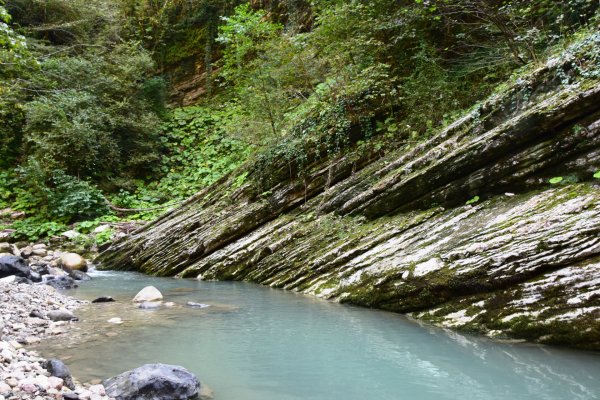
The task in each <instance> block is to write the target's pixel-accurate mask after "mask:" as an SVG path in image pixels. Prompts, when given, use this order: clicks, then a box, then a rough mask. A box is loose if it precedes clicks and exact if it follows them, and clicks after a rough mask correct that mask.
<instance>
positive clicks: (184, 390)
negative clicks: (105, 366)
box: [103, 364, 200, 400]
mask: <svg viewBox="0 0 600 400" xmlns="http://www.w3.org/2000/svg"><path fill="white" fill-rule="evenodd" d="M103 384H104V387H105V388H106V394H107V395H108V396H109V397H113V398H115V399H116V400H187V399H196V398H198V393H199V391H200V382H199V381H198V378H196V376H194V375H193V374H192V373H191V372H189V371H188V370H186V369H185V368H183V367H178V366H175V365H166V364H146V365H144V366H141V367H139V368H136V369H134V370H131V371H127V372H124V373H122V374H120V375H117V376H115V377H113V378H109V379H107V380H105V381H104V382H103Z"/></svg>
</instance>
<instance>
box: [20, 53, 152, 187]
mask: <svg viewBox="0 0 600 400" xmlns="http://www.w3.org/2000/svg"><path fill="white" fill-rule="evenodd" d="M152 67H153V64H152V61H151V59H150V57H149V55H148V54H147V53H146V52H144V51H143V50H142V49H141V48H139V47H138V46H136V45H134V44H132V43H125V44H120V45H117V46H115V47H114V48H113V49H111V51H110V53H108V54H96V53H95V52H89V53H87V54H86V55H85V56H76V57H66V58H51V59H49V60H48V61H45V62H44V63H43V64H42V66H41V72H42V74H41V76H40V77H38V78H37V79H36V81H35V82H34V83H33V84H34V85H35V86H36V87H37V88H38V89H37V90H41V89H44V90H43V93H44V94H41V95H40V96H38V97H37V98H36V99H34V100H33V101H31V102H29V103H27V104H26V105H25V116H26V119H27V123H26V125H25V127H24V133H25V139H26V144H27V147H26V148H27V150H28V152H27V153H28V155H29V156H30V157H32V158H34V159H35V160H36V161H37V162H39V163H40V165H41V166H42V168H44V169H45V170H47V171H52V170H55V169H60V170H62V171H64V172H65V173H67V174H71V175H75V176H83V177H90V178H92V179H94V180H97V181H99V180H101V179H106V178H110V177H112V176H114V175H122V174H129V175H133V176H145V175H146V174H147V173H149V172H150V171H152V165H153V164H155V163H156V162H157V161H158V151H159V148H160V146H159V141H158V130H157V126H158V123H159V121H158V118H157V117H156V111H159V110H158V109H159V108H160V106H161V105H160V101H161V100H160V96H161V95H160V92H161V91H162V86H161V85H160V83H159V82H157V81H156V80H155V79H145V78H144V77H147V76H148V75H149V73H150V71H151V69H152ZM157 97H158V98H157Z"/></svg>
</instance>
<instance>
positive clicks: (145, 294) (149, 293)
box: [133, 286, 163, 303]
mask: <svg viewBox="0 0 600 400" xmlns="http://www.w3.org/2000/svg"><path fill="white" fill-rule="evenodd" d="M162 299H163V295H162V293H160V291H159V290H158V289H157V288H155V287H154V286H146V287H145V288H143V289H142V290H140V291H139V292H138V294H136V295H135V297H134V298H133V302H134V303H145V302H151V301H161V300H162Z"/></svg>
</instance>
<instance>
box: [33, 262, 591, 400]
mask: <svg viewBox="0 0 600 400" xmlns="http://www.w3.org/2000/svg"><path fill="white" fill-rule="evenodd" d="M93 276H94V280H93V281H91V282H85V283H83V284H82V285H81V287H80V288H79V289H76V290H74V291H71V292H69V294H72V295H74V296H76V297H79V298H83V299H88V300H91V299H93V298H95V297H98V296H102V295H109V296H112V297H114V298H115V299H116V300H117V302H116V303H109V304H90V305H86V306H84V307H83V308H81V309H79V310H77V314H78V316H79V317H80V318H81V321H80V322H78V323H75V324H73V326H74V328H73V329H72V333H71V334H69V335H63V336H64V337H58V338H57V339H54V340H49V341H45V342H44V343H43V344H42V346H43V347H41V348H39V349H38V350H40V352H41V353H42V355H44V356H47V357H49V356H57V357H59V358H62V359H63V360H65V362H66V363H67V364H68V365H69V366H70V368H71V371H72V372H73V374H74V375H75V376H76V377H78V378H79V379H80V380H81V381H89V380H93V379H100V378H106V377H109V376H113V375H116V374H118V373H121V372H123V371H125V370H128V369H132V368H135V367H138V366H140V365H142V364H145V363H155V362H162V363H168V364H176V365H182V366H184V367H186V368H188V369H189V370H190V371H192V372H193V373H195V374H196V375H197V376H198V377H199V378H200V380H201V381H202V383H203V384H206V385H207V386H208V387H210V389H211V390H212V392H213V395H214V399H215V400H291V399H294V400H295V399H298V400H300V399H302V400H309V399H310V400H337V399H340V400H342V399H343V400H399V399H406V400H412V399H415V400H429V399H431V400H433V399H435V400H443V399H453V400H454V399H456V400H479V399H481V400H484V399H485V400H492V399H502V400H519V399H523V400H531V399H557V400H575V399H585V400H591V399H600V354H598V353H589V352H579V351H570V350H565V349H559V348H549V347H541V346H534V345H526V344H508V343H499V342H497V341H492V340H488V339H486V338H480V337H476V336H469V335H464V334H460V333H456V332H453V331H450V330H445V329H441V328H436V327H431V326H428V325H422V324H419V323H416V322H414V321H412V320H409V319H407V318H406V317H403V316H401V315H396V314H392V313H387V312H381V311H374V310H367V309H362V308H357V307H349V306H345V305H340V304H335V303H330V302H327V301H322V300H319V299H315V298H312V297H309V296H304V295H300V294H295V293H290V292H284V291H280V290H275V289H270V288H265V287H261V286H257V285H253V284H249V283H236V282H198V281H195V280H176V279H168V278H153V277H147V276H143V275H140V274H135V273H122V272H119V273H116V272H97V273H95V274H94V275H93ZM147 285H154V286H156V287H157V288H158V289H159V290H160V291H161V292H162V293H163V295H164V297H165V301H169V302H174V303H176V305H175V306H173V307H170V308H169V307H162V308H160V309H157V310H141V309H137V308H135V306H134V305H133V304H132V303H131V299H132V298H133V297H134V296H135V294H136V293H137V292H138V291H139V290H140V289H141V288H143V287H144V286H147ZM188 301H193V302H197V303H205V304H209V305H210V307H207V308H190V307H186V306H185V304H186V302H188ZM114 317H119V318H121V319H122V320H123V323H122V324H120V325H116V324H111V323H108V322H107V321H108V320H109V319H110V318H114Z"/></svg>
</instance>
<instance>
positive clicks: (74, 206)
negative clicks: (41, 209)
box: [48, 171, 108, 222]
mask: <svg viewBox="0 0 600 400" xmlns="http://www.w3.org/2000/svg"><path fill="white" fill-rule="evenodd" d="M52 185H53V187H52V189H51V190H50V191H49V193H48V209H49V210H50V216H51V217H53V218H55V219H57V220H64V221H66V222H72V221H73V220H76V219H88V218H94V217H97V216H100V215H103V214H105V213H106V212H108V208H107V206H106V203H105V200H104V196H103V195H102V192H100V190H98V188H96V187H94V186H93V185H91V184H90V183H88V182H85V181H81V180H79V179H77V178H74V177H72V176H69V175H65V174H64V173H62V172H61V171H55V173H54V175H53V176H52Z"/></svg>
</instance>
